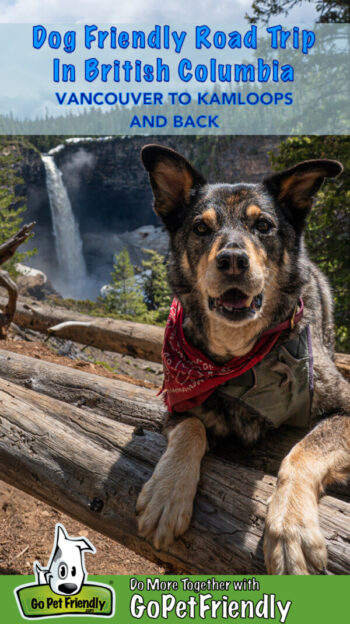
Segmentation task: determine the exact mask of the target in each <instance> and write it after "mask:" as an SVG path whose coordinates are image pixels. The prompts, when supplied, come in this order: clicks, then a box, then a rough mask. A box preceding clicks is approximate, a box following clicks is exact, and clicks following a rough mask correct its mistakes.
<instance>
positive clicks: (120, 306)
mask: <svg viewBox="0 0 350 624" xmlns="http://www.w3.org/2000/svg"><path fill="white" fill-rule="evenodd" d="M111 278H112V279H111V283H110V286H111V289H110V292H109V293H108V294H107V297H106V307H107V310H108V311H109V312H117V313H118V314H122V315H128V316H138V315H140V314H143V313H144V312H145V311H146V305H145V303H144V301H143V296H142V292H141V289H140V287H139V286H138V284H137V283H136V280H135V273H134V269H133V266H132V264H131V262H130V256H129V253H128V250H127V249H123V250H122V251H121V252H120V253H119V254H117V255H116V256H115V263H114V265H113V271H112V273H111Z"/></svg>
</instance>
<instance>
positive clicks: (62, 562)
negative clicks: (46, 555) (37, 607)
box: [34, 524, 96, 596]
mask: <svg viewBox="0 0 350 624" xmlns="http://www.w3.org/2000/svg"><path fill="white" fill-rule="evenodd" d="M85 550H87V551H88V552H92V553H95V552H96V550H95V548H94V546H93V545H92V544H91V543H90V542H89V540H88V539H86V538H85V537H83V538H81V537H69V535H68V533H67V531H66V529H65V528H64V526H63V525H62V524H56V532H55V542H54V545H53V549H52V553H51V557H50V561H49V563H48V566H47V568H41V567H40V564H39V562H38V561H36V562H35V563H34V573H35V579H36V584H37V585H50V588H51V589H52V591H53V592H54V593H55V594H60V595H63V596H67V595H73V594H78V593H79V592H80V590H81V587H82V585H83V583H84V581H85V580H86V577H87V572H86V570H85V565H84V551H85Z"/></svg>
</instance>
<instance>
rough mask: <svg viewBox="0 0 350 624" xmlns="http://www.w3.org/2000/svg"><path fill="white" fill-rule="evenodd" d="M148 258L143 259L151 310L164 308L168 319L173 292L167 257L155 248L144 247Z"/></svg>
mask: <svg viewBox="0 0 350 624" xmlns="http://www.w3.org/2000/svg"><path fill="white" fill-rule="evenodd" d="M143 251H144V252H145V253H147V254H148V258H147V260H142V266H143V268H144V269H145V273H144V276H143V290H144V293H145V300H146V303H147V307H148V309H149V310H160V311H161V310H163V312H164V315H165V317H164V320H166V318H167V315H168V312H169V307H170V303H171V292H170V289H169V286H168V280H167V271H166V264H165V258H164V256H162V255H161V254H159V253H157V252H156V251H154V250H153V249H144V250H143Z"/></svg>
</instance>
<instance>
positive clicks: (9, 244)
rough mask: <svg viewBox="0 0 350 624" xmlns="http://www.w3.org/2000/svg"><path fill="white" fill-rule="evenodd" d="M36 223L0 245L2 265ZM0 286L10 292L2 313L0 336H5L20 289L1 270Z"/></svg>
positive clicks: (23, 228)
mask: <svg viewBox="0 0 350 624" xmlns="http://www.w3.org/2000/svg"><path fill="white" fill-rule="evenodd" d="M34 225H35V224H34V223H30V224H29V225H24V226H23V227H22V228H21V229H20V230H19V231H18V232H17V233H16V234H14V235H13V236H11V238H9V239H8V240H7V241H5V242H4V243H3V244H2V245H0V265H2V264H4V263H5V262H7V260H10V258H12V256H13V254H14V253H15V252H16V250H17V248H18V247H19V246H20V245H22V243H24V242H25V241H26V240H27V239H28V238H29V236H30V234H31V230H32V229H33V227H34ZM0 286H3V288H6V290H7V292H8V301H7V302H6V300H5V302H4V303H3V306H4V312H2V313H0V338H3V337H4V336H6V332H7V329H8V327H9V325H10V324H11V323H12V321H13V317H14V315H15V311H16V303H17V296H18V290H17V286H16V284H15V282H14V281H13V280H12V279H11V278H10V276H9V274H8V273H7V271H0Z"/></svg>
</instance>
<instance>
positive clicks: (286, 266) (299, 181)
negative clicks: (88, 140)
mask: <svg viewBox="0 0 350 624" xmlns="http://www.w3.org/2000/svg"><path fill="white" fill-rule="evenodd" d="M142 159H143V162H144V165H145V167H146V169H147V170H148V171H149V174H150V180H151V184H152V188H153V192H154V197H155V210H156V212H157V214H158V215H159V216H160V217H161V219H162V220H163V222H164V224H165V226H166V227H167V229H168V231H169V234H170V239H171V254H172V258H171V269H170V273H169V278H170V282H171V286H172V287H173V290H174V292H175V294H176V295H177V296H178V297H179V299H180V300H181V302H182V304H183V305H184V307H185V310H186V314H188V315H189V316H190V317H191V318H192V319H193V320H195V322H196V324H197V325H198V323H199V324H202V325H203V326H206V327H207V328H208V327H209V326H212V327H213V325H216V326H220V327H222V328H226V330H228V329H229V328H231V329H232V328H233V327H240V328H242V327H247V326H249V327H252V328H253V327H254V326H256V327H260V329H261V328H262V329H264V328H265V327H264V326H268V325H269V324H270V323H271V322H273V320H274V319H273V317H274V315H275V313H276V310H277V309H278V308H279V307H280V306H281V299H283V293H284V292H285V293H287V294H288V293H289V294H290V293H291V292H292V291H294V290H297V289H298V286H300V280H301V279H302V278H301V275H300V273H301V272H300V263H301V262H302V253H301V249H300V246H301V233H302V230H303V226H304V222H305V217H306V215H307V213H308V211H309V209H310V208H311V205H312V197H313V195H314V193H316V192H317V190H318V189H319V188H320V186H321V185H322V182H323V180H324V178H325V177H333V176H335V175H337V174H338V173H340V172H341V170H342V167H341V165H340V163H338V162H336V161H331V160H315V161H307V162H304V163H301V164H299V165H297V166H296V167H293V168H292V169H290V170H288V171H285V172H282V173H278V174H276V175H273V176H271V177H270V178H268V179H266V180H264V181H263V182H262V184H260V185H252V184H215V185H208V184H206V181H205V180H204V178H203V176H201V174H200V173H199V172H197V171H196V170H195V169H194V168H193V167H192V166H191V165H190V164H189V163H188V162H187V161H186V160H185V159H184V158H183V157H182V156H180V155H179V154H177V153H176V152H174V151H173V150H170V149H168V148H163V147H160V146H156V145H150V146H146V147H145V148H144V149H143V152H142ZM287 298H288V297H287ZM295 303H296V301H294V305H295ZM287 305H288V304H287ZM288 312H289V310H287V312H286V313H288ZM257 331H259V329H257ZM253 334H256V330H255V329H253Z"/></svg>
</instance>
